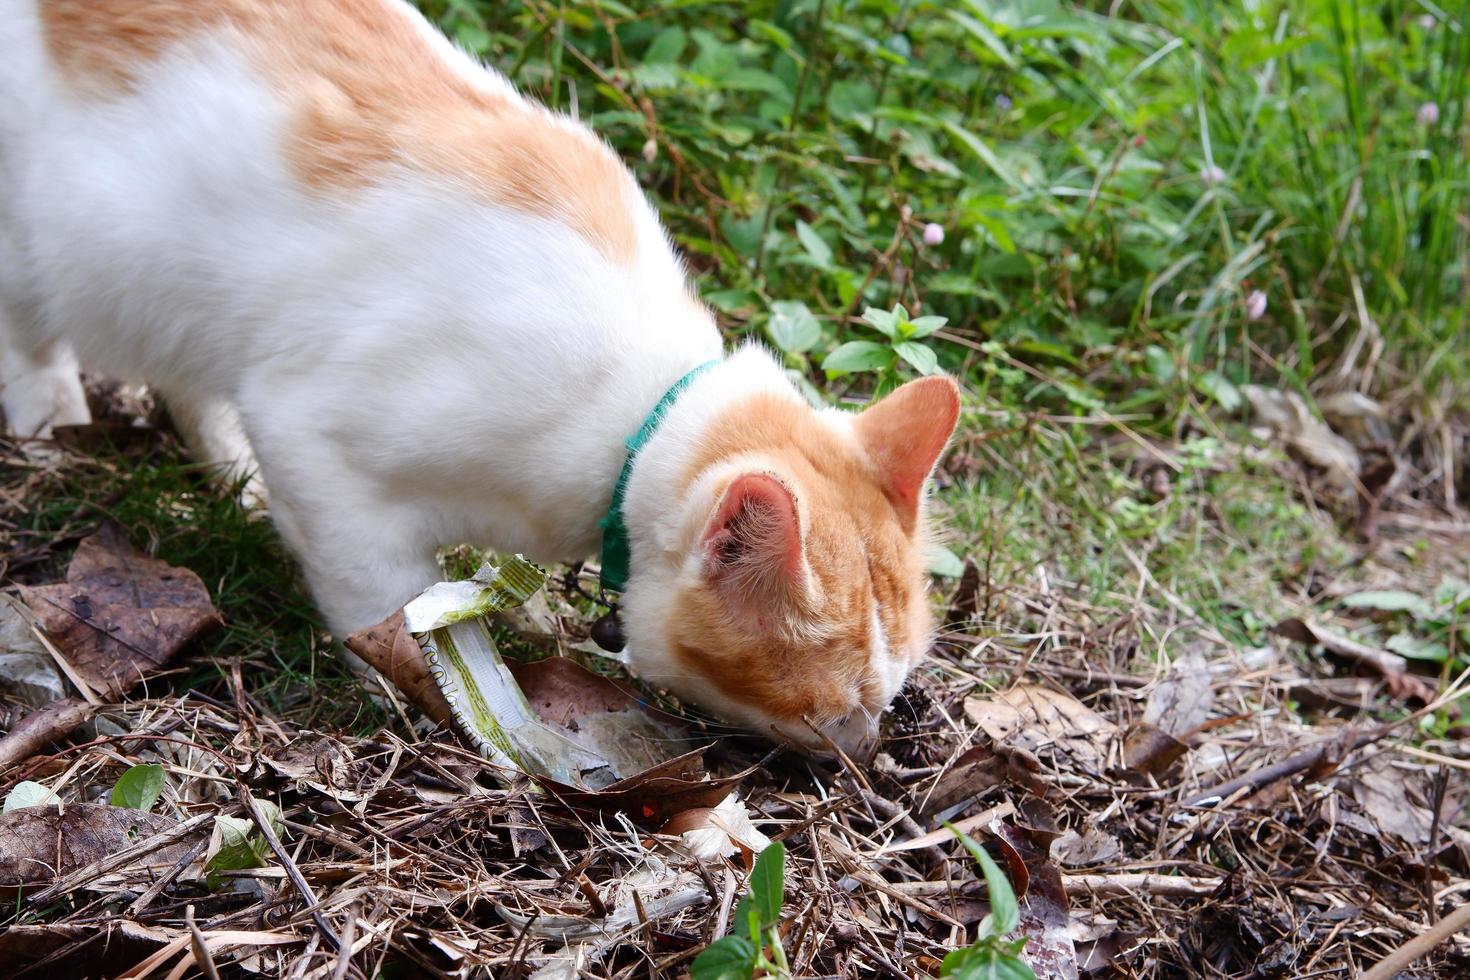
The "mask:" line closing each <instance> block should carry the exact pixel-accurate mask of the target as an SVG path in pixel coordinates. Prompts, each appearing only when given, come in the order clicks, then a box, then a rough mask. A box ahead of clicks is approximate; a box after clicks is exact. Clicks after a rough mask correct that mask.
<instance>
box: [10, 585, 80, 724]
mask: <svg viewBox="0 0 1470 980" xmlns="http://www.w3.org/2000/svg"><path fill="white" fill-rule="evenodd" d="M16 606H19V603H16V604H15V605H12V604H11V603H10V602H9V601H0V692H4V693H5V694H7V695H9V696H11V697H13V698H15V699H16V700H17V701H20V702H21V703H22V704H27V705H30V706H31V707H33V708H41V707H44V706H45V705H48V704H50V703H51V702H52V701H56V700H59V699H60V698H64V697H66V687H65V685H64V684H63V683H62V680H61V675H60V674H58V673H57V672H56V664H55V662H54V661H53V660H52V659H51V657H50V656H49V655H48V654H47V653H46V650H45V648H44V647H42V646H41V641H40V640H38V639H36V634H35V632H34V631H33V630H32V629H31V624H30V620H29V617H28V616H23V615H21V612H20V610H19V609H17V608H16Z"/></svg>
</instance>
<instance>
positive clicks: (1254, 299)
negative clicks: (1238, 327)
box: [1245, 289, 1266, 320]
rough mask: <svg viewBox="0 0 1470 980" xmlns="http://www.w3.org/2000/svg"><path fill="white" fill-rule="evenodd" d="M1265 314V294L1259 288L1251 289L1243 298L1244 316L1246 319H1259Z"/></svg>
mask: <svg viewBox="0 0 1470 980" xmlns="http://www.w3.org/2000/svg"><path fill="white" fill-rule="evenodd" d="M1265 315H1266V294H1265V293H1263V292H1261V291H1260V290H1259V289H1255V290H1252V291H1251V294H1250V295H1249V296H1247V297H1246V298H1245V318H1246V319H1247V320H1259V319H1260V318H1261V317H1263V316H1265Z"/></svg>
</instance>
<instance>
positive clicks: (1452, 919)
mask: <svg viewBox="0 0 1470 980" xmlns="http://www.w3.org/2000/svg"><path fill="white" fill-rule="evenodd" d="M1467 926H1470V902H1467V903H1465V904H1464V905H1461V906H1460V907H1459V908H1457V909H1455V910H1454V911H1453V912H1451V913H1450V914H1449V915H1447V916H1445V917H1444V918H1443V919H1440V920H1439V923H1438V924H1436V925H1435V926H1433V927H1432V928H1430V929H1427V930H1425V931H1424V932H1421V933H1420V934H1419V935H1417V936H1415V937H1414V938H1413V939H1410V940H1409V941H1408V942H1406V943H1404V944H1403V945H1402V946H1400V947H1399V948H1398V949H1396V950H1394V951H1393V952H1392V953H1389V954H1388V955H1387V956H1385V957H1384V958H1383V959H1381V960H1379V961H1378V962H1377V963H1376V964H1375V965H1374V967H1373V969H1371V970H1369V971H1368V972H1367V973H1364V974H1363V975H1362V976H1361V977H1360V978H1359V980H1390V978H1391V977H1394V976H1397V975H1398V974H1399V972H1400V971H1402V970H1403V969H1404V968H1406V967H1407V966H1408V965H1409V964H1410V963H1413V962H1414V961H1415V960H1417V959H1418V958H1419V957H1421V956H1423V955H1424V954H1425V953H1427V952H1429V951H1430V950H1431V949H1433V948H1434V947H1436V946H1438V945H1439V944H1440V943H1442V942H1444V941H1445V940H1446V939H1448V938H1450V937H1451V936H1453V935H1454V934H1455V933H1457V932H1459V931H1460V930H1461V929H1464V928H1466V927H1467Z"/></svg>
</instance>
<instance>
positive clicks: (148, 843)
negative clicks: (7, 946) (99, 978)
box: [25, 813, 210, 906]
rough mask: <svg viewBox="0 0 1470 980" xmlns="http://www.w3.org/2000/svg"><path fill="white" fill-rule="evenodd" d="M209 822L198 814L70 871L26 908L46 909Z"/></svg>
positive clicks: (30, 898) (30, 900)
mask: <svg viewBox="0 0 1470 980" xmlns="http://www.w3.org/2000/svg"><path fill="white" fill-rule="evenodd" d="M209 819H210V814H207V813H201V814H198V815H197V816H193V817H190V818H189V819H188V820H185V821H184V822H183V823H181V824H178V825H177V826H174V827H170V828H169V829H168V830H165V831H163V832H162V833H157V834H154V835H153V836H152V837H148V838H146V839H144V840H141V841H139V842H138V843H136V844H134V845H133V846H132V847H129V848H125V849H123V850H121V851H118V852H117V853H116V854H109V855H108V856H107V857H105V858H100V859H98V860H96V861H93V862H92V863H91V864H89V865H87V866H86V867H85V868H79V869H78V870H76V871H73V872H72V873H71V874H69V875H67V876H66V877H65V878H62V879H61V880H60V881H58V882H56V883H55V884H54V885H50V886H49V887H46V888H43V889H41V890H40V891H38V892H36V893H35V894H34V895H27V896H26V899H25V901H26V904H27V905H31V906H39V905H45V904H46V903H47V902H49V901H51V900H52V899H54V898H58V897H60V896H62V895H65V894H66V893H67V892H69V891H72V890H73V889H75V888H77V887H79V886H81V885H84V884H86V883H87V882H90V881H93V880H95V879H97V878H100V877H102V876H103V875H105V874H110V873H111V872H113V871H116V870H117V869H118V868H121V867H123V866H124V865H126V864H129V863H131V862H132V861H133V860H135V859H137V858H140V857H142V856H144V855H145V854H151V853H153V852H154V851H156V850H158V849H159V848H161V847H165V846H167V845H169V844H172V843H174V842H175V841H177V840H181V839H183V838H185V837H188V836H189V835H190V834H192V833H193V832H194V831H196V830H198V829H199V828H200V827H201V826H203V824H204V823H205V821H207V820H209Z"/></svg>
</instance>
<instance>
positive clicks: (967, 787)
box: [918, 742, 1047, 816]
mask: <svg viewBox="0 0 1470 980" xmlns="http://www.w3.org/2000/svg"><path fill="white" fill-rule="evenodd" d="M1039 770H1040V766H1039V765H1038V763H1037V761H1036V757H1035V756H1034V755H1032V754H1031V753H1029V752H1027V751H1025V750H1024V749H1018V748H1015V747H1014V746H1010V745H1001V744H1000V743H998V742H997V743H993V744H991V745H977V746H974V747H973V748H971V749H969V750H967V751H966V752H965V753H964V754H962V755H961V756H960V757H959V758H958V759H956V760H955V761H954V764H953V765H952V766H950V767H949V768H948V769H946V770H944V772H942V773H940V775H939V779H938V781H937V782H936V783H935V785H934V788H933V789H930V790H926V791H925V792H924V793H922V794H920V801H921V802H920V805H919V810H918V813H919V814H920V816H928V815H929V814H931V813H941V812H943V811H944V810H948V809H949V808H950V807H952V806H954V805H955V804H956V803H962V802H964V801H965V800H968V799H970V798H972V797H975V796H979V795H980V794H981V793H984V792H985V791H986V790H989V789H992V788H994V787H996V786H1006V785H1014V786H1021V787H1024V788H1025V789H1027V790H1030V791H1031V792H1033V793H1038V794H1040V793H1045V792H1046V788H1047V787H1046V783H1045V782H1044V781H1043V780H1042V779H1040V778H1039V777H1038V776H1037V773H1038V772H1039Z"/></svg>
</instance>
